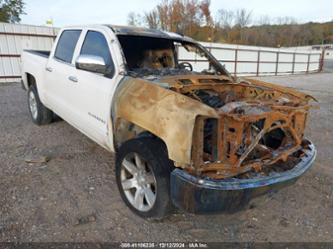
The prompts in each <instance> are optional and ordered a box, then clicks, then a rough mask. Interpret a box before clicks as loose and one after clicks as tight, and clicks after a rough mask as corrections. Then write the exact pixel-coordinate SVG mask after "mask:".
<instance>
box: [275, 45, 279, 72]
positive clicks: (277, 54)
mask: <svg viewBox="0 0 333 249" xmlns="http://www.w3.org/2000/svg"><path fill="white" fill-rule="evenodd" d="M279 56H280V51H278V52H276V65H275V75H277V74H278V70H279Z"/></svg>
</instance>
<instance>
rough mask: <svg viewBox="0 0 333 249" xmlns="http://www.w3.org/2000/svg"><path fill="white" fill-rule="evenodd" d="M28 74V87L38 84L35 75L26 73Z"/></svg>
mask: <svg viewBox="0 0 333 249" xmlns="http://www.w3.org/2000/svg"><path fill="white" fill-rule="evenodd" d="M26 76H27V85H28V88H29V87H30V86H32V85H36V79H35V77H34V76H33V75H32V74H30V73H26Z"/></svg>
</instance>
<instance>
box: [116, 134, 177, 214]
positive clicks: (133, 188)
mask: <svg viewBox="0 0 333 249" xmlns="http://www.w3.org/2000/svg"><path fill="white" fill-rule="evenodd" d="M172 168H173V163H172V162H171V161H170V160H169V158H168V154H167V149H166V146H165V144H164V143H163V142H162V141H160V140H158V139H156V138H148V137H144V138H136V139H132V140H129V141H127V142H125V143H124V144H123V145H122V146H121V147H120V149H119V151H118V153H117V155H116V180H117V185H118V189H119V192H120V195H121V197H122V199H123V201H124V202H125V204H126V205H127V206H128V207H129V208H130V209H131V210H132V211H133V212H134V213H135V214H137V215H139V216H141V217H143V218H152V219H162V218H164V217H165V216H167V215H168V214H170V213H171V211H172V204H171V199H170V173H171V170H172Z"/></svg>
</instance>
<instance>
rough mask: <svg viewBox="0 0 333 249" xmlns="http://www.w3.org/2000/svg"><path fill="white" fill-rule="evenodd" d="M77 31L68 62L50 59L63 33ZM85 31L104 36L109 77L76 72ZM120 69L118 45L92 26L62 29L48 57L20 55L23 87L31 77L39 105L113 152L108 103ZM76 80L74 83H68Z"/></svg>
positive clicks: (101, 28) (112, 36) (102, 28)
mask: <svg viewBox="0 0 333 249" xmlns="http://www.w3.org/2000/svg"><path fill="white" fill-rule="evenodd" d="M66 30H81V34H80V38H79V40H78V42H77V45H76V48H75V51H74V55H73V59H72V61H71V63H66V62H63V61H60V60H58V59H57V58H55V57H54V55H55V51H56V47H57V44H58V41H59V39H60V37H61V34H62V33H63V31H66ZM88 31H97V32H100V33H102V34H103V35H104V37H105V38H106V41H107V43H108V47H109V50H110V53H111V57H112V60H113V64H114V68H115V72H114V76H113V77H112V78H108V77H105V76H103V75H100V74H96V73H92V72H88V71H83V70H78V69H76V67H75V61H76V59H77V58H78V56H79V54H80V51H81V47H82V44H83V42H84V40H85V37H86V34H87V32H88ZM123 70H124V61H123V59H122V54H121V49H120V45H119V43H118V40H117V38H116V36H115V34H114V33H113V32H112V30H111V29H110V28H108V27H105V26H101V25H92V26H86V27H82V26H79V27H70V28H65V29H62V30H61V31H60V32H59V35H58V37H57V39H56V41H55V44H54V46H53V49H52V51H51V53H50V56H49V58H47V57H42V56H39V55H36V54H33V53H29V52H26V51H24V52H23V56H22V72H23V75H22V78H23V84H24V86H25V88H26V89H28V80H27V74H26V73H29V74H31V75H33V77H34V78H35V80H36V85H37V89H38V93H39V96H40V100H41V102H42V103H43V104H44V105H45V106H46V107H48V108H49V109H51V110H52V111H54V112H55V113H56V114H57V115H59V116H60V117H62V118H63V119H64V120H66V121H67V122H68V123H70V124H71V125H73V126H74V127H76V128H77V129H79V130H80V131H81V132H82V133H84V134H85V135H87V136H88V137H90V138H91V139H93V140H94V141H95V142H97V143H98V144H99V145H101V146H102V147H104V148H106V149H108V150H110V151H114V143H113V134H112V120H111V118H110V117H111V103H112V98H113V96H114V92H115V89H116V87H117V85H118V83H119V82H120V81H121V79H122V78H123V77H124V76H122V75H121V73H120V72H121V71H123ZM70 77H71V78H72V79H76V81H77V82H74V81H72V80H70Z"/></svg>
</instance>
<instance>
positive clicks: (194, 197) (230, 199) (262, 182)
mask: <svg viewBox="0 0 333 249" xmlns="http://www.w3.org/2000/svg"><path fill="white" fill-rule="evenodd" d="M315 157H316V149H315V147H314V145H313V144H312V143H311V142H309V146H308V149H307V150H306V151H305V155H304V156H302V158H301V159H300V162H298V163H297V165H295V166H294V167H293V168H292V169H291V170H288V171H284V172H282V173H276V172H275V173H274V174H270V175H269V176H258V177H256V178H254V179H238V178H228V179H224V180H214V179H208V178H198V177H195V176H193V175H190V174H188V173H187V172H185V171H183V170H181V169H175V170H174V171H173V172H172V173H171V199H172V201H173V203H174V205H175V206H176V207H178V208H180V209H182V210H185V211H187V212H191V213H199V214H200V213H217V212H223V211H226V212H235V211H238V210H240V209H242V208H243V207H245V206H246V204H248V202H249V201H250V200H251V199H252V198H254V197H257V196H260V195H262V194H265V193H268V192H272V191H275V190H278V189H280V188H282V187H285V186H288V185H291V184H293V183H294V182H296V180H297V179H298V178H299V177H300V176H301V175H302V174H304V173H305V172H306V171H307V170H308V169H309V168H310V167H311V165H312V164H313V162H314V160H315Z"/></svg>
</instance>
